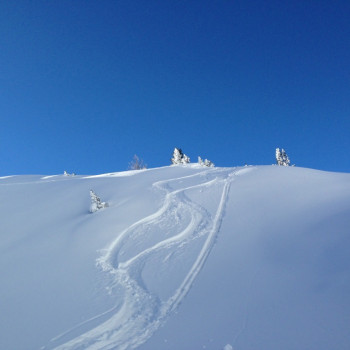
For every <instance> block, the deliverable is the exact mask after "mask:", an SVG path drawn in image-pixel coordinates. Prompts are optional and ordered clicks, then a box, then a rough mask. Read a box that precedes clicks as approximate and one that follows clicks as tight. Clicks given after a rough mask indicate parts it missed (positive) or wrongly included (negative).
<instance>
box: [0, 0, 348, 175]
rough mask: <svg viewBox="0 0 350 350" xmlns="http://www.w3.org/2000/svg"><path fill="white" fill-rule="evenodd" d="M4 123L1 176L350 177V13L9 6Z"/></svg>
mask: <svg viewBox="0 0 350 350" xmlns="http://www.w3.org/2000/svg"><path fill="white" fill-rule="evenodd" d="M0 122H1V123H0V125H1V128H0V176H1V175H10V174H57V173H62V172H63V171H64V170H67V171H68V172H76V173H78V174H97V173H103V172H111V171H120V170H125V169H126V168H127V167H128V163H129V161H130V160H131V159H132V157H133V155H134V154H137V155H138V156H139V157H141V158H143V159H144V161H145V162H146V163H147V164H148V166H149V167H157V166H163V165H168V164H169V163H170V162H169V159H170V157H171V154H172V151H173V149H174V147H181V148H182V150H183V151H184V152H185V153H186V154H188V155H189V156H190V157H191V158H192V160H193V161H196V160H197V156H198V155H201V156H202V157H203V158H208V159H210V160H212V161H213V162H214V163H215V164H216V165H218V166H235V165H243V164H245V163H248V164H272V163H274V161H275V159H274V157H275V148H276V147H283V148H285V149H286V151H287V153H288V155H289V157H290V159H291V161H292V163H295V164H296V165H297V166H302V167H310V168H316V169H322V170H330V171H345V172H350V156H349V151H350V141H349V131H350V1H349V0H345V1H337V0H332V1H322V0H318V1H312V0H310V1H296V0H293V1H280V0H276V1H269V0H266V1H262V0H261V1H254V0H253V1H250V0H231V1H230V0H222V1H215V0H211V1H205V0H201V1H198V0H196V1H190V0H186V1H167V0H159V1H153V0H147V1H132V0H130V1H117V0H115V1H104V0H99V1H85V0H84V1H82V0H81V1H80V0H74V1H73V0H71V1H66V0H59V1H47V0H45V1H40V0H38V1H21V0H16V1H12V0H4V1H1V2H0Z"/></svg>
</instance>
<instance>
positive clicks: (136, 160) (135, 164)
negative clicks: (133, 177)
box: [129, 154, 147, 170]
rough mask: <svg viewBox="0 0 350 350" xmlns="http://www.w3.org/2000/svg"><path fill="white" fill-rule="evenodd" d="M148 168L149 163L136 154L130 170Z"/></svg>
mask: <svg viewBox="0 0 350 350" xmlns="http://www.w3.org/2000/svg"><path fill="white" fill-rule="evenodd" d="M141 169H147V164H145V163H144V162H143V160H142V159H140V158H139V157H138V156H137V155H136V154H135V155H134V157H133V159H132V161H131V162H130V163H129V170H141Z"/></svg>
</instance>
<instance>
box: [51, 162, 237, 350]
mask: <svg viewBox="0 0 350 350" xmlns="http://www.w3.org/2000/svg"><path fill="white" fill-rule="evenodd" d="M242 170H243V169H242ZM239 172H240V171H239V170H236V171H233V172H232V171H231V172H230V173H229V172H228V171H227V170H223V169H221V170H218V171H216V170H215V169H210V170H207V171H204V172H200V173H196V174H194V175H189V176H185V177H179V178H174V179H170V180H165V181H159V182H156V183H154V184H153V186H154V187H155V188H156V189H158V190H161V191H165V193H166V195H165V200H164V203H163V206H162V207H161V208H160V209H159V210H158V211H157V212H155V213H154V214H152V215H150V216H147V217H145V218H143V219H141V220H139V221H137V222H135V223H134V224H132V225H131V226H129V227H128V228H127V229H126V230H124V231H123V232H122V233H121V234H120V235H119V236H118V238H117V239H116V240H115V241H114V242H113V243H112V244H111V246H110V247H109V248H108V249H107V251H106V253H105V254H104V255H103V256H101V257H100V258H99V259H98V260H97V265H98V266H99V267H100V268H102V270H103V271H105V272H107V273H109V274H110V276H111V277H112V281H113V282H112V286H111V289H113V287H118V288H122V289H123V291H124V300H123V303H122V306H121V307H119V308H117V309H116V310H115V308H114V309H112V310H113V314H112V316H111V317H110V318H109V319H108V320H107V321H105V322H103V323H101V324H100V325H98V326H97V327H95V328H93V329H91V330H89V331H87V332H86V333H84V334H81V335H79V336H78V337H76V338H74V339H72V340H70V341H68V342H66V343H65V344H62V345H60V346H58V347H56V348H55V349H56V350H80V349H89V350H94V349H96V350H97V349H98V350H102V349H103V350H110V349H115V350H131V349H135V348H137V347H138V346H139V345H141V344H143V343H144V342H145V341H146V340H147V339H148V338H149V337H151V335H152V334H153V333H154V332H155V331H156V330H157V329H158V328H159V326H160V325H161V324H162V323H164V322H165V319H166V317H167V316H168V314H169V313H170V312H172V311H174V309H176V307H177V306H178V305H179V304H180V303H181V300H182V299H183V298H184V296H185V295H186V294H187V293H188V291H189V290H190V288H191V285H192V283H193V281H194V280H195V278H196V276H197V275H198V273H199V272H200V270H201V269H202V267H203V265H204V263H205V260H206V259H207V257H208V255H209V253H210V251H211V249H212V247H213V245H214V243H215V239H216V235H217V233H218V231H219V228H220V224H221V221H222V217H223V213H224V208H225V204H226V201H227V198H228V193H229V189H230V184H231V182H232V180H233V176H234V175H236V174H238V173H239ZM194 177H199V178H200V181H203V180H204V182H202V183H200V184H196V185H192V186H188V187H183V188H180V189H175V190H174V189H172V188H171V184H175V185H179V184H182V183H183V182H186V181H187V180H191V178H194ZM208 178H211V179H210V180H208ZM197 182H198V181H197ZM213 185H222V193H221V198H220V202H219V205H218V207H217V210H216V213H215V215H214V216H213V217H212V216H211V215H210V214H209V213H208V212H207V211H206V210H205V209H204V208H203V207H201V206H199V205H198V204H196V203H194V202H193V201H191V200H190V199H189V198H188V197H187V196H186V194H185V192H186V191H189V190H192V189H203V188H205V187H211V186H213ZM188 213H189V214H190V218H189V220H187V221H188V222H186V226H184V227H182V226H181V225H176V224H175V225H174V224H172V225H168V230H170V232H168V233H167V234H166V235H162V236H161V237H157V236H155V237H152V239H151V240H150V239H149V236H148V233H147V237H145V242H147V243H148V242H149V241H151V243H152V244H151V245H149V246H147V247H145V246H143V247H140V248H139V251H137V252H136V253H135V255H133V256H127V257H126V258H125V257H124V255H123V248H124V247H125V246H126V245H127V244H128V241H129V242H130V239H132V238H134V239H136V238H137V239H139V238H140V239H142V233H143V234H144V235H146V234H145V233H144V232H145V231H147V230H148V232H152V228H154V227H159V226H161V225H164V223H173V221H174V220H176V217H178V216H179V215H180V216H181V215H186V214H187V215H188ZM179 228H180V230H179ZM178 230H179V231H178ZM203 236H205V237H206V238H205V240H204V244H203V245H202V247H201V249H200V252H199V254H198V256H197V257H196V258H195V260H194V263H193V265H192V266H191V268H190V269H189V271H188V272H187V274H186V276H185V278H184V279H183V281H182V283H181V284H180V285H179V286H178V288H177V289H176V290H175V291H174V292H173V294H172V295H171V296H170V297H169V298H167V299H166V300H161V298H160V297H159V296H157V295H156V294H155V293H151V292H150V291H149V290H147V288H146V286H145V285H144V283H143V280H142V276H141V275H142V271H143V268H144V264H145V262H146V261H147V259H149V258H150V257H152V256H157V254H160V252H164V251H167V250H169V248H172V249H174V248H176V249H183V247H184V246H186V244H188V243H189V242H191V241H192V240H195V239H197V238H199V237H203ZM129 244H130V243H129ZM170 252H171V251H170ZM106 313H108V311H107V312H105V313H103V314H101V315H97V316H95V317H93V319H94V320H95V319H98V318H99V317H100V316H103V315H104V314H106ZM87 322H89V321H86V322H84V323H87ZM84 323H83V324H84ZM81 325H82V324H81ZM81 325H78V326H76V327H75V328H73V330H74V329H77V328H78V327H80V326H81ZM71 331H72V330H69V331H67V332H66V333H64V334H62V335H61V336H58V337H56V338H54V339H53V340H52V341H56V340H57V339H59V338H61V337H63V336H64V335H66V334H68V333H69V332H71Z"/></svg>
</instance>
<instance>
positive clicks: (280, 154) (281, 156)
mask: <svg viewBox="0 0 350 350" xmlns="http://www.w3.org/2000/svg"><path fill="white" fill-rule="evenodd" d="M276 163H277V165H282V166H289V164H290V160H289V158H288V156H287V153H286V151H285V150H284V149H283V148H282V149H279V148H276Z"/></svg>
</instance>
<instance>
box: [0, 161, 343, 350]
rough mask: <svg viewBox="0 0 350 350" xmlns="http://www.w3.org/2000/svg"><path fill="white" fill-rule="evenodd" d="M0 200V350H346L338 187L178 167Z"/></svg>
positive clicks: (319, 177) (299, 177) (16, 187)
mask: <svg viewBox="0 0 350 350" xmlns="http://www.w3.org/2000/svg"><path fill="white" fill-rule="evenodd" d="M134 175H136V176H134ZM90 189H93V190H94V191H96V193H98V195H99V196H100V197H101V198H103V200H105V201H106V202H108V203H109V207H108V208H103V209H102V210H99V211H98V212H95V213H93V214H91V213H89V207H90V196H89V191H90ZM0 196H1V198H2V199H3V200H2V201H1V203H0V212H1V231H0V275H1V284H0V312H1V315H3V316H2V317H1V318H0V348H1V349H2V348H4V349H16V350H22V349H23V350H28V349H45V350H46V349H65V350H71V349H119V350H122V349H136V348H137V349H140V350H151V349H152V350H167V349H169V350H173V349H174V350H175V349H177V350H178V349H224V350H229V349H231V350H232V349H234V350H248V349H259V350H273V349H276V350H277V349H296V348H298V349H311V348H317V349H318V350H322V349H327V350H328V349H329V348H336V349H340V350H341V349H344V350H345V349H349V346H350V335H349V332H348V325H349V321H350V303H349V295H350V260H349V250H350V248H349V247H350V234H349V227H350V216H349V212H350V175H349V174H337V173H328V172H321V171H317V170H312V169H302V168H297V167H278V166H259V167H254V166H249V167H242V168H203V167H198V166H196V165H191V164H189V165H176V166H169V167H163V168H157V169H147V170H142V171H129V172H122V173H109V174H102V175H94V176H79V175H76V176H74V177H73V176H72V177H71V176H70V177H67V176H64V175H55V176H53V175H48V176H13V177H3V178H1V182H0Z"/></svg>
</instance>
